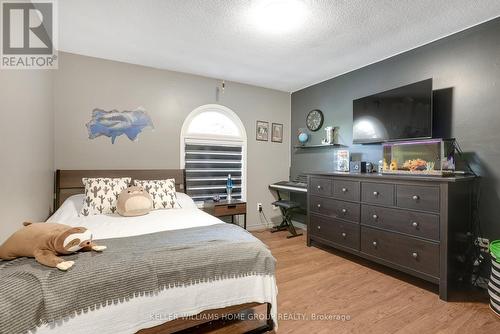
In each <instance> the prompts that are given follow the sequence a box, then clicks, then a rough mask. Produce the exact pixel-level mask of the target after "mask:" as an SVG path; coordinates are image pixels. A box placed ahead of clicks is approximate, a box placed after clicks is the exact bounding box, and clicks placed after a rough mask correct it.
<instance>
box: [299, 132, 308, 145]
mask: <svg viewBox="0 0 500 334" xmlns="http://www.w3.org/2000/svg"><path fill="white" fill-rule="evenodd" d="M308 140H309V136H308V135H307V133H305V132H301V133H299V142H300V143H301V144H305V143H306V142H307V141H308Z"/></svg>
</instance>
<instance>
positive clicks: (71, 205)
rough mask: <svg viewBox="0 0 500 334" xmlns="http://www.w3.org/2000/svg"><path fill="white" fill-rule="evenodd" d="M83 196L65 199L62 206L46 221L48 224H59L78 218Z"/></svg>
mask: <svg viewBox="0 0 500 334" xmlns="http://www.w3.org/2000/svg"><path fill="white" fill-rule="evenodd" d="M84 200H85V195H84V194H77V195H73V196H70V197H68V198H66V200H65V201H64V202H63V204H62V205H61V206H60V207H59V209H57V211H56V212H54V214H53V215H52V216H50V218H49V219H48V220H47V221H48V222H49V223H60V222H63V221H66V220H68V219H72V218H75V217H78V215H79V214H80V211H81V210H82V208H83V201H84Z"/></svg>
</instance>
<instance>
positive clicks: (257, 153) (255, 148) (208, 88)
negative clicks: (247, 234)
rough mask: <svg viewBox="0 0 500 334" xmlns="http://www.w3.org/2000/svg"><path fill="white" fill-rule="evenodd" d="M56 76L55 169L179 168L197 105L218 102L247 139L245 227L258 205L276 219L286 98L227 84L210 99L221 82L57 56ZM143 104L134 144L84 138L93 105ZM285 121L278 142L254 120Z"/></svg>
mask: <svg viewBox="0 0 500 334" xmlns="http://www.w3.org/2000/svg"><path fill="white" fill-rule="evenodd" d="M59 55H60V58H59V70H58V71H57V72H56V73H55V85H54V87H55V152H56V155H55V167H56V168H58V169H92V168H96V169H127V168H145V169H147V168H180V131H181V127H182V124H183V122H184V119H185V118H186V116H187V115H188V114H189V113H190V112H191V111H192V110H194V109H195V108H197V107H199V106H200V105H204V104H208V103H219V104H222V105H225V106H227V107H228V108H230V109H232V110H233V111H234V112H235V113H236V114H238V116H239V117H240V119H241V120H242V122H243V124H244V125H245V128H246V132H247V136H248V177H247V181H248V188H247V201H248V211H249V216H248V224H249V226H252V225H254V227H255V225H259V224H260V223H261V220H260V218H259V216H258V213H257V209H256V206H257V202H262V203H263V204H264V211H265V213H266V215H267V216H268V217H271V216H274V217H276V216H277V215H278V212H277V211H274V210H272V208H271V205H270V203H271V202H272V200H273V199H274V198H273V196H272V194H271V193H270V192H269V190H268V188H267V185H268V184H269V183H272V182H275V181H279V180H284V179H288V174H289V166H290V142H289V138H290V94H289V93H284V92H280V91H276V90H270V89H265V88H259V87H255V86H249V85H243V84H237V83H232V82H227V83H226V90H225V93H224V94H223V95H221V98H220V100H219V101H216V86H217V85H218V84H219V83H220V81H218V80H216V79H211V78H206V77H200V76H195V75H189V74H183V73H178V72H171V71H166V70H159V69H154V68H148V67H143V66H137V65H131V64H125V63H120V62H115V61H109V60H102V59H97V58H91V57H85V56H80V55H74V54H69V53H60V54H59ZM139 106H142V107H144V108H145V109H146V110H147V111H148V113H149V115H150V116H151V118H152V120H153V122H154V125H155V130H154V131H150V130H148V129H146V130H145V131H144V132H143V133H141V134H140V135H139V140H138V141H137V142H131V141H130V140H128V138H126V137H124V136H121V137H119V138H117V140H116V143H115V144H114V145H112V144H111V142H110V139H109V138H107V137H100V138H96V139H94V140H89V139H88V133H87V129H86V127H85V124H86V123H87V122H88V121H89V120H90V117H91V112H92V110H93V109H94V108H102V109H106V110H110V109H118V110H130V109H134V108H136V107H139ZM257 120H264V121H269V122H275V123H283V124H284V142H283V143H282V144H279V143H272V142H270V141H269V142H258V141H256V140H255V123H256V121H257Z"/></svg>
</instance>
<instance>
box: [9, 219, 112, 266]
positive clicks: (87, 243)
mask: <svg viewBox="0 0 500 334" xmlns="http://www.w3.org/2000/svg"><path fill="white" fill-rule="evenodd" d="M105 249H106V246H98V245H96V244H95V243H93V242H92V233H91V232H90V231H89V230H87V229H86V228H84V227H72V226H68V225H62V224H55V223H24V227H23V228H21V229H20V230H19V231H17V232H15V233H14V234H13V235H11V236H10V238H8V239H7V241H5V242H4V243H3V245H2V246H0V259H2V260H13V259H15V258H18V257H23V256H25V257H34V258H35V260H36V261H37V262H39V263H41V264H43V265H45V266H47V267H52V268H58V269H60V270H68V269H69V268H71V267H72V266H73V264H74V263H75V262H74V261H65V260H63V259H62V258H60V257H58V255H68V254H72V253H75V252H77V251H79V250H82V251H90V250H94V251H96V252H102V251H103V250H105Z"/></svg>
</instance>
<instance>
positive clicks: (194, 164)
mask: <svg viewBox="0 0 500 334" xmlns="http://www.w3.org/2000/svg"><path fill="white" fill-rule="evenodd" d="M242 157H243V155H242V145H241V144H232V145H231V144H223V145H222V144H216V143H211V144H209V145H201V144H191V143H186V144H185V170H186V193H187V194H188V195H189V196H191V197H192V198H193V200H195V201H206V200H210V199H212V198H213V196H214V195H216V194H218V195H219V196H220V197H221V199H225V198H226V197H227V194H226V180H227V176H228V174H231V178H232V179H233V184H234V187H233V192H232V197H233V198H237V199H241V194H242V182H241V178H242V167H243V161H242V159H243V158H242Z"/></svg>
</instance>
